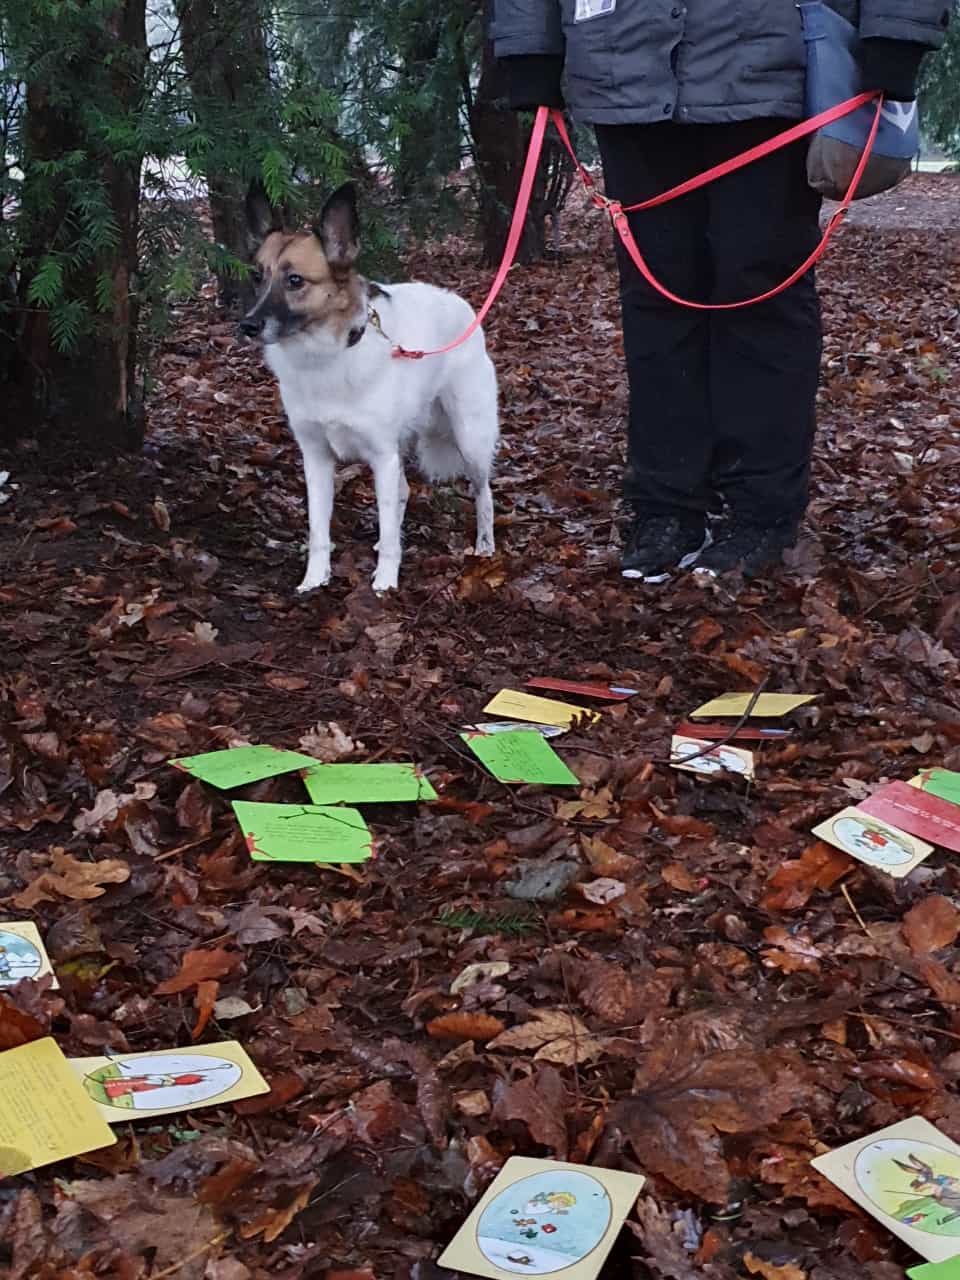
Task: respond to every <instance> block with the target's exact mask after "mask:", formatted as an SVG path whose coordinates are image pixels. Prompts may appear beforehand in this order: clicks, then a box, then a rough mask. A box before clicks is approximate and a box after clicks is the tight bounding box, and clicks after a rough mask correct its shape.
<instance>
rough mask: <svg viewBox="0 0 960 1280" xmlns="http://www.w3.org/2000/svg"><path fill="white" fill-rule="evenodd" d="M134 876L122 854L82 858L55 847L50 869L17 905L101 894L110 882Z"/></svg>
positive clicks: (16, 898)
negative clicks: (122, 860) (123, 860)
mask: <svg viewBox="0 0 960 1280" xmlns="http://www.w3.org/2000/svg"><path fill="white" fill-rule="evenodd" d="M129 879H130V868H129V866H128V865H127V863H126V862H121V861H120V859H119V858H103V859H102V860H101V861H99V862H81V861H80V860H79V859H78V858H74V857H73V856H72V854H69V853H67V852H66V851H65V850H64V849H60V848H54V849H52V850H51V858H50V869H49V870H48V871H42V872H41V873H40V875H39V876H37V878H36V880H33V881H31V883H30V884H28V885H27V887H26V888H25V889H24V890H23V892H22V893H18V894H17V895H16V897H15V898H13V899H12V902H13V905H14V906H15V907H23V908H26V909H27V910H29V909H31V908H32V907H35V906H36V905H37V903H38V902H56V900H57V897H58V896H59V897H61V898H73V899H74V900H77V899H86V898H99V897H102V896H103V894H105V893H106V888H105V886H106V885H108V884H123V883H124V881H126V880H129Z"/></svg>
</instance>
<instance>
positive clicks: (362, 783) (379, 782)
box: [303, 764, 437, 804]
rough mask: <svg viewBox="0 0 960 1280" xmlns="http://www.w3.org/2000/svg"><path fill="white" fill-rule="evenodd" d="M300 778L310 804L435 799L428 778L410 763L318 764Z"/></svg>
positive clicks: (376, 802) (374, 802)
mask: <svg viewBox="0 0 960 1280" xmlns="http://www.w3.org/2000/svg"><path fill="white" fill-rule="evenodd" d="M303 781H304V784H305V785H306V788H307V790H308V791H309V792H310V799H311V800H312V801H313V803H314V804H383V803H388V802H395V801H408V800H436V798H437V793H436V791H434V789H433V787H432V786H431V785H430V782H429V780H428V779H427V778H425V777H424V776H423V775H422V774H421V773H420V771H419V769H418V768H417V767H416V765H413V764H318V765H315V766H314V767H313V768H311V769H307V770H306V771H305V773H304V775H303Z"/></svg>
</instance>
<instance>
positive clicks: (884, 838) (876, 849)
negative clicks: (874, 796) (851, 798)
mask: <svg viewBox="0 0 960 1280" xmlns="http://www.w3.org/2000/svg"><path fill="white" fill-rule="evenodd" d="M813 834H814V835H815V836H819V838H820V839H821V840H825V841H826V842H827V844H832V845H833V846H834V848H835V849H842V850H843V852H844V853H849V854H850V856H851V858H856V859H857V860H858V861H860V862H865V863H866V864H867V866H868V867H876V869H877V870H878V871H885V872H886V873H887V875H890V876H893V877H894V879H896V880H899V879H901V878H902V877H903V876H908V875H909V874H910V872H911V871H913V869H914V868H915V867H919V865H920V863H921V862H923V861H924V859H925V858H929V857H930V855H931V853H933V845H931V844H925V843H924V842H923V841H922V840H918V839H917V838H916V837H915V836H911V835H909V834H908V833H907V832H906V831H901V830H900V828H899V827H895V826H893V825H892V824H891V823H889V822H881V821H880V819H879V818H874V817H873V816H872V815H871V814H869V813H866V812H865V811H864V810H863V809H857V808H850V809H843V810H841V812H840V813H835V814H834V815H833V817H832V818H828V819H827V821H826V822H822V823H821V824H820V826H819V827H814V828H813Z"/></svg>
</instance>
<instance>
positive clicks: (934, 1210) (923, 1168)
mask: <svg viewBox="0 0 960 1280" xmlns="http://www.w3.org/2000/svg"><path fill="white" fill-rule="evenodd" d="M812 1164H813V1167H814V1168H815V1169H816V1170H817V1171H818V1172H819V1173H822V1174H823V1176H824V1177H825V1178H829V1180H830V1181H831V1182H832V1183H833V1184H834V1186H837V1187H839V1188H840V1190H841V1191H843V1192H844V1193H845V1194H846V1195H848V1196H849V1197H850V1199H851V1200H853V1201H855V1202H856V1203H857V1204H858V1205H860V1207H861V1208H862V1209H865V1210H866V1211H867V1213H869V1214H872V1215H873V1217H875V1218H876V1219H877V1220H878V1221H880V1222H882V1223H883V1225H884V1226H885V1227H886V1228H887V1229H888V1230H889V1231H892V1232H893V1234H894V1235H895V1236H899V1237H900V1239H901V1240H903V1241H905V1242H906V1243H907V1244H908V1245H910V1247H911V1248H912V1249H915V1250H916V1251H917V1253H919V1254H920V1255H921V1256H922V1257H924V1258H926V1259H927V1260H928V1262H946V1261H947V1260H948V1259H949V1258H954V1257H957V1256H958V1255H960V1146H957V1144H956V1143H955V1142H952V1141H951V1140H950V1138H948V1137H947V1136H946V1134H944V1133H941V1132H940V1130H939V1129H937V1128H936V1127H935V1126H934V1125H932V1124H930V1123H929V1121H927V1120H922V1119H920V1118H919V1117H914V1118H913V1119H911V1120H903V1121H901V1122H900V1123H899V1124H894V1125H891V1126H890V1127H889V1128H888V1129H880V1130H878V1131H877V1132H876V1133H871V1134H869V1135H868V1136H867V1137H866V1138H861V1139H859V1141H857V1142H851V1143H848V1145H847V1146H845V1147H838V1148H837V1150H836V1151H831V1152H830V1153H829V1154H827V1155H822V1156H818V1157H817V1158H816V1159H815V1160H814V1161H812Z"/></svg>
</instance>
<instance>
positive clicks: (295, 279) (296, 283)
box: [287, 271, 303, 289]
mask: <svg viewBox="0 0 960 1280" xmlns="http://www.w3.org/2000/svg"><path fill="white" fill-rule="evenodd" d="M302 284H303V276H298V275H297V273H296V272H295V271H293V272H291V273H290V275H288V276H287V288H288V289H299V288H300V286H301V285H302Z"/></svg>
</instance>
